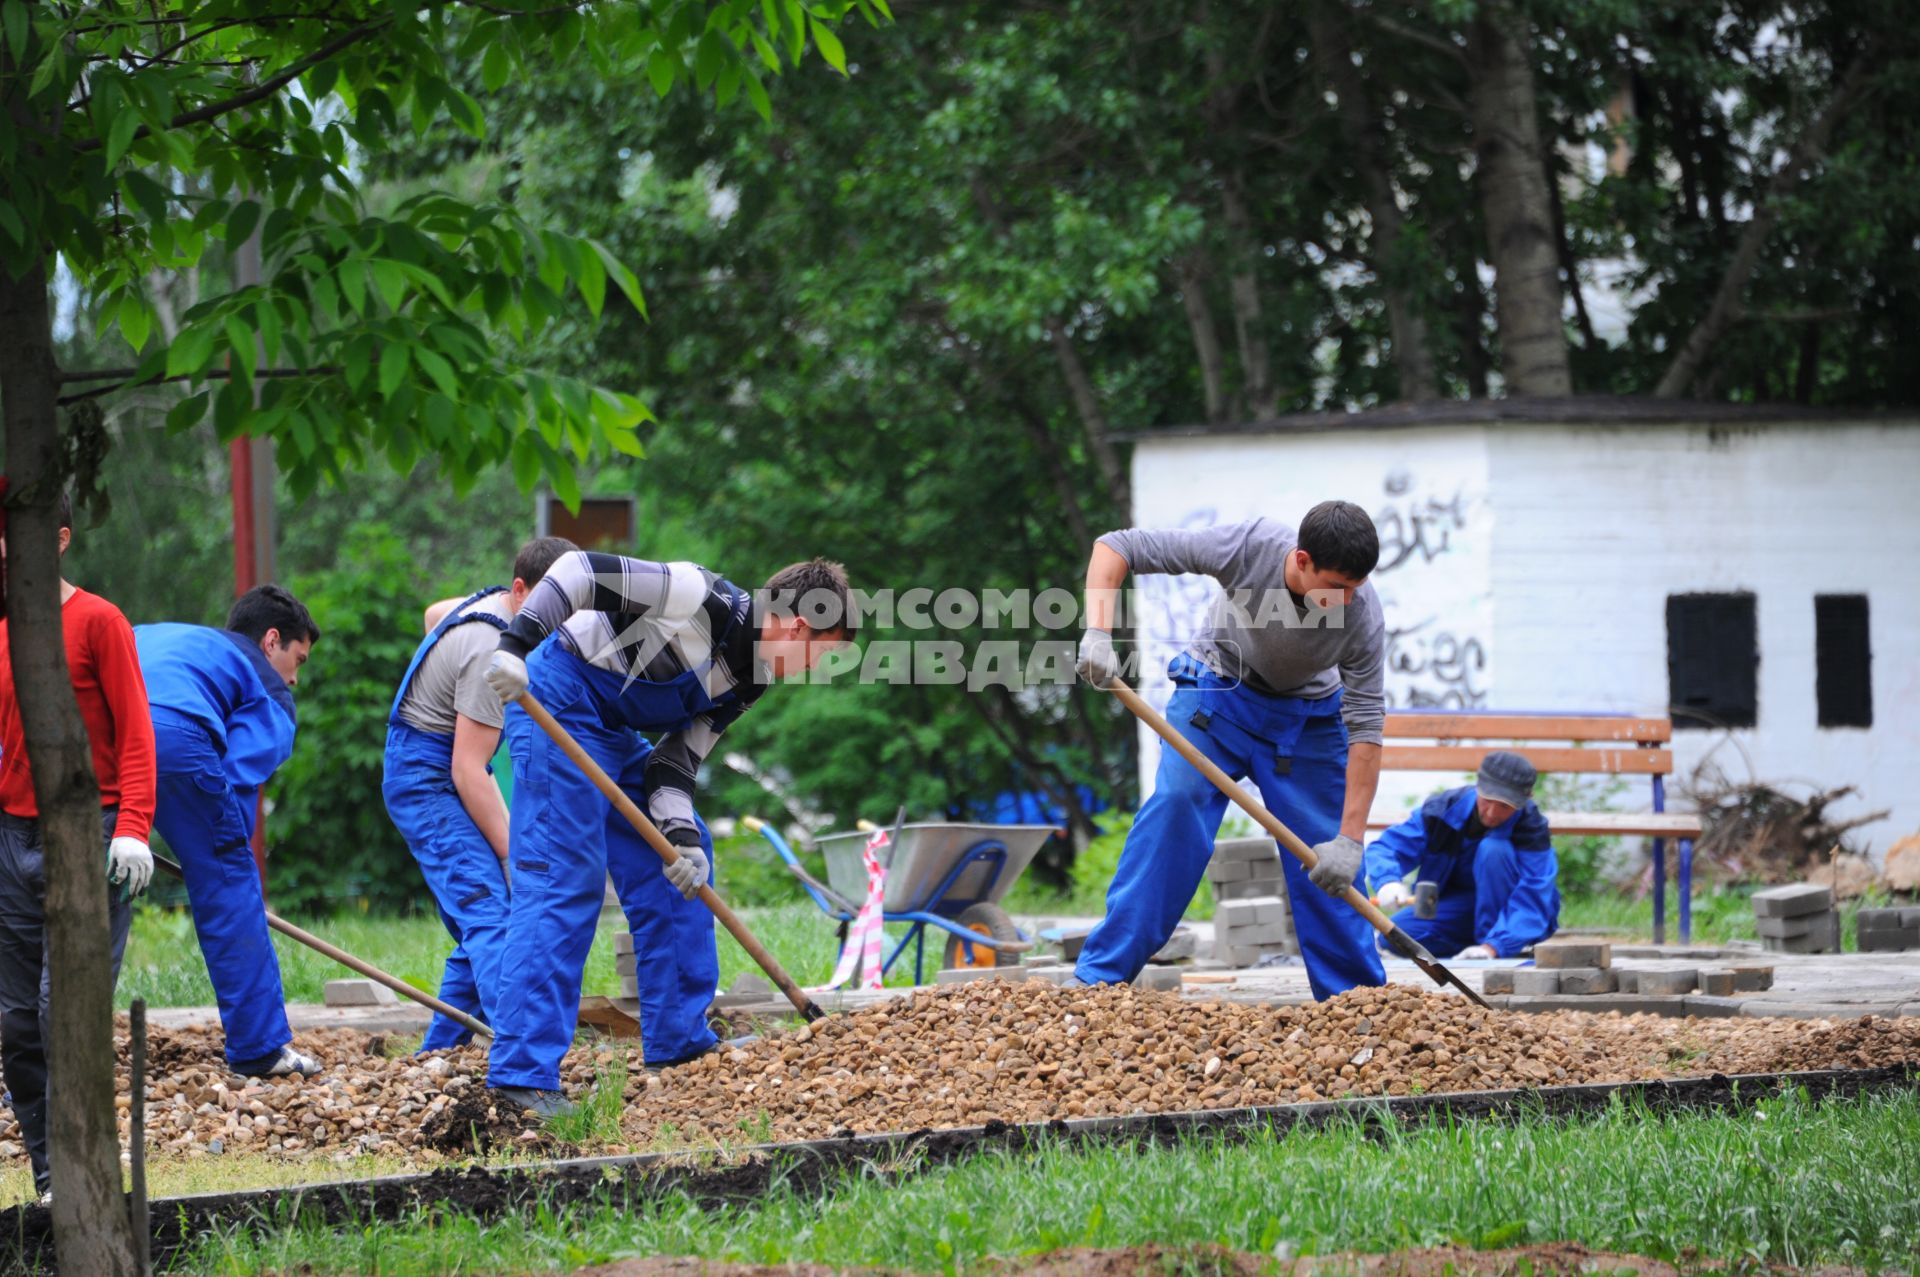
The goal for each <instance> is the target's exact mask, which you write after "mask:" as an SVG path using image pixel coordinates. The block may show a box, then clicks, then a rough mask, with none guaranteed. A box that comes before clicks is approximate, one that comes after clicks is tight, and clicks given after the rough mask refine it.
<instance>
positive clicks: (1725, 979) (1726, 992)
mask: <svg viewBox="0 0 1920 1277" xmlns="http://www.w3.org/2000/svg"><path fill="white" fill-rule="evenodd" d="M1734 988H1735V986H1734V982H1733V972H1732V971H1728V970H1720V971H1702V972H1701V973H1700V992H1702V993H1704V994H1706V995H1707V996H1708V997H1711V998H1730V997H1732V996H1733V994H1734Z"/></svg>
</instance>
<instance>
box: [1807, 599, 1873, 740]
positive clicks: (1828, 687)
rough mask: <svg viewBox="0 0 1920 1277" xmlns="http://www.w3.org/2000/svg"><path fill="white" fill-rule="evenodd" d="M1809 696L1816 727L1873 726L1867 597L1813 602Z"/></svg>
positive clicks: (1871, 657) (1871, 665)
mask: <svg viewBox="0 0 1920 1277" xmlns="http://www.w3.org/2000/svg"><path fill="white" fill-rule="evenodd" d="M1813 693H1814V699H1815V700H1816V701H1817V702H1818V704H1819V713H1820V726H1822V727H1872V726H1873V650H1872V647H1871V646H1870V644H1869V643H1868V641H1867V596H1866V595H1864V594H1816V595H1814V596H1813Z"/></svg>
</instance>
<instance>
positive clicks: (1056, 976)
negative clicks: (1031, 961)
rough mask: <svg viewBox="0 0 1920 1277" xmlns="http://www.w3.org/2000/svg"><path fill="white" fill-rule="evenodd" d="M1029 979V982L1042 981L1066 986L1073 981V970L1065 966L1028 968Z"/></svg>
mask: <svg viewBox="0 0 1920 1277" xmlns="http://www.w3.org/2000/svg"><path fill="white" fill-rule="evenodd" d="M1027 979H1028V981H1029V982H1031V981H1034V980H1040V981H1043V982H1045V983H1047V984H1065V983H1066V982H1067V981H1069V980H1071V979H1073V968H1072V967H1064V966H1062V967H1028V968H1027Z"/></svg>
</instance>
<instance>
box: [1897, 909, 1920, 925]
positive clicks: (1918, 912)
mask: <svg viewBox="0 0 1920 1277" xmlns="http://www.w3.org/2000/svg"><path fill="white" fill-rule="evenodd" d="M1900 925H1901V926H1903V927H1920V906H1916V907H1914V908H1911V909H1902V910H1901V911H1900Z"/></svg>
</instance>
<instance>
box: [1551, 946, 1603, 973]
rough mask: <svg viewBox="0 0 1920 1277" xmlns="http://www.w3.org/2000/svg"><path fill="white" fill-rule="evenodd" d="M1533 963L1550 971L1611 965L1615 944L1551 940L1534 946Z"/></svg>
mask: <svg viewBox="0 0 1920 1277" xmlns="http://www.w3.org/2000/svg"><path fill="white" fill-rule="evenodd" d="M1533 963H1534V965H1535V966H1537V967H1544V968H1546V969H1547V970H1550V971H1566V970H1569V969H1572V968H1576V967H1610V966H1612V965H1613V946H1612V945H1610V944H1606V943H1594V942H1590V941H1566V940H1556V941H1551V942H1549V943H1547V944H1537V945H1535V946H1534V947H1533Z"/></svg>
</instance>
